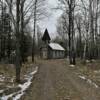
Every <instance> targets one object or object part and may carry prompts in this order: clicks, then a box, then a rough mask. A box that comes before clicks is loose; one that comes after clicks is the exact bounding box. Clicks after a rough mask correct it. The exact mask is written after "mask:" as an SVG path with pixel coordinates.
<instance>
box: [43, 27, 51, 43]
mask: <svg viewBox="0 0 100 100" xmlns="http://www.w3.org/2000/svg"><path fill="white" fill-rule="evenodd" d="M42 40H43V41H44V42H45V43H49V42H50V40H51V38H50V36H49V33H48V30H47V29H46V30H45V32H44V35H43V37H42Z"/></svg>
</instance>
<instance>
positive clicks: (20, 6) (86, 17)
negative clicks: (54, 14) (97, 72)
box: [0, 0, 100, 81]
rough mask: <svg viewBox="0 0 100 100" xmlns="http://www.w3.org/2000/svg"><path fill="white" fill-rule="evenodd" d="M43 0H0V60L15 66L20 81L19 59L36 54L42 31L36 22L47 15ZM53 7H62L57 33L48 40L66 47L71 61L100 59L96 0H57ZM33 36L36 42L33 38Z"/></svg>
mask: <svg viewBox="0 0 100 100" xmlns="http://www.w3.org/2000/svg"><path fill="white" fill-rule="evenodd" d="M46 3H47V1H46V0H44V1H42V0H30V1H28V0H0V8H1V9H0V13H1V14H0V37H1V38H0V61H1V62H4V63H13V64H15V66H16V81H20V70H21V66H22V63H25V62H27V57H28V56H32V62H33V63H34V56H37V55H38V56H39V52H40V51H39V48H40V46H41V45H42V43H41V42H42V41H41V38H42V32H41V29H40V26H39V25H38V22H39V21H41V20H43V19H45V18H46V17H48V16H49V11H48V9H47V10H45V9H46V8H47V6H45V5H46ZM52 9H53V10H54V11H59V10H61V11H62V14H61V16H60V17H59V18H58V20H57V24H56V28H57V32H56V33H57V36H56V37H55V38H54V39H53V40H52V41H54V42H58V43H60V44H61V45H62V46H63V47H64V48H66V55H65V57H66V58H67V57H68V58H69V62H70V64H73V65H75V64H76V63H77V62H76V59H77V58H80V60H81V61H83V63H85V62H86V60H89V61H90V62H92V61H93V60H95V59H100V25H99V23H100V0H86V1H84V0H58V4H57V6H56V7H55V8H52ZM36 40H37V42H36Z"/></svg>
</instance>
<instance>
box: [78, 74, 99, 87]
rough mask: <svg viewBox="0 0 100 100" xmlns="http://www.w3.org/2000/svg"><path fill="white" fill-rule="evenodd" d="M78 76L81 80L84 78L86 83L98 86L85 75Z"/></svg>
mask: <svg viewBox="0 0 100 100" xmlns="http://www.w3.org/2000/svg"><path fill="white" fill-rule="evenodd" d="M79 78H81V79H83V80H85V81H86V82H87V83H89V84H92V85H93V86H94V87H95V88H99V86H98V85H97V84H96V83H94V82H93V81H92V80H90V79H87V78H86V77H85V76H79Z"/></svg>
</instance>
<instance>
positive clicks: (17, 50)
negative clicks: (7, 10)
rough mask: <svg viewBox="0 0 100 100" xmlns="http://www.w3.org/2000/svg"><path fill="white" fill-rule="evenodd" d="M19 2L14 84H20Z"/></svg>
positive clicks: (17, 8)
mask: <svg viewBox="0 0 100 100" xmlns="http://www.w3.org/2000/svg"><path fill="white" fill-rule="evenodd" d="M19 22H20V0H16V82H20V71H21V62H20V61H21V56H20V32H19Z"/></svg>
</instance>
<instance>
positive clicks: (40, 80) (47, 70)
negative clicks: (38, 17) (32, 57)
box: [22, 60, 100, 100]
mask: <svg viewBox="0 0 100 100" xmlns="http://www.w3.org/2000/svg"><path fill="white" fill-rule="evenodd" d="M77 73H78V72H77V71H76V70H74V69H73V68H71V67H70V66H69V65H67V64H66V61H65V60H49V61H42V62H41V64H40V67H39V72H38V74H37V75H36V76H35V79H34V80H33V82H32V85H31V87H30V89H29V90H28V91H26V94H25V96H24V97H23V99H22V100H100V90H99V88H96V87H94V86H93V85H91V84H88V83H87V82H86V81H84V80H82V79H81V78H79V75H78V74H77Z"/></svg>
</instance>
